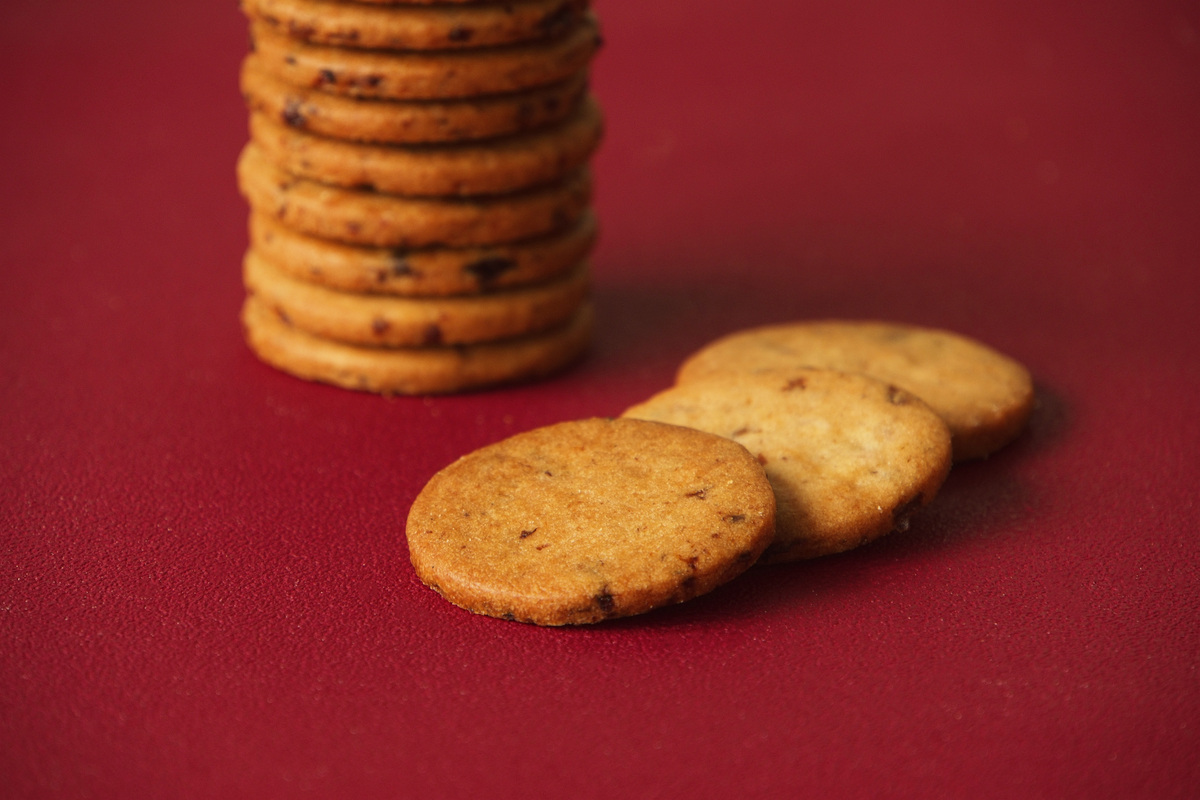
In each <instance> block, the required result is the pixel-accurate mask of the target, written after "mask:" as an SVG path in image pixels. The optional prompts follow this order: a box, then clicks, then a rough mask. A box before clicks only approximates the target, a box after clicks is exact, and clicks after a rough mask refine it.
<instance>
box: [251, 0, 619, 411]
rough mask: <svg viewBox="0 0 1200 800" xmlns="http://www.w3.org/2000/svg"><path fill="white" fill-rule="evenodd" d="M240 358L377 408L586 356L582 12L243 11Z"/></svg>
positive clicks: (588, 123) (458, 0)
mask: <svg viewBox="0 0 1200 800" xmlns="http://www.w3.org/2000/svg"><path fill="white" fill-rule="evenodd" d="M242 11H243V13H244V14H245V15H246V17H247V18H248V20H249V23H250V33H251V41H252V43H253V44H252V48H251V52H250V53H249V55H248V56H247V58H246V60H245V62H244V64H243V67H242V78H241V83H242V93H243V95H244V97H245V99H246V104H247V107H248V109H249V111H250V142H249V143H248V144H247V146H246V148H245V149H244V151H243V152H242V155H241V158H240V159H239V162H238V182H239V186H240V188H241V192H242V194H243V195H244V196H245V198H246V199H247V201H248V203H249V205H250V210H251V213H250V248H249V250H248V252H247V253H246V258H245V262H244V268H243V275H244V280H245V285H246V290H247V297H246V303H245V306H244V308H243V312H242V320H243V324H244V327H245V330H246V337H247V341H248V342H249V344H250V346H251V348H252V349H253V350H254V351H255V352H256V353H257V354H258V356H259V357H260V358H261V359H262V360H263V361H265V362H267V363H269V364H271V365H273V366H275V367H277V368H279V369H281V370H283V371H285V372H288V373H291V374H293V375H296V376H299V377H302V378H306V379H309V380H317V381H323V382H327V383H332V384H336V385H339V386H344V387H347V388H351V389H361V390H366V391H374V392H381V393H389V394H425V393H439V392H453V391H460V390H467V389H472V388H476V387H481V386H487V385H491V384H497V383H503V382H508V381H515V380H521V379H527V378H532V377H535V376H540V375H544V374H547V373H549V372H552V371H554V370H556V369H559V368H561V367H563V366H565V365H566V364H568V363H570V362H571V361H573V360H574V359H576V358H577V357H578V356H579V355H581V354H582V352H583V351H584V349H585V348H586V346H587V343H588V340H589V337H590V332H591V325H592V312H591V306H590V305H589V302H588V299H587V294H588V278H589V276H588V269H589V268H588V255H589V253H590V252H591V250H592V247H593V244H594V242H595V237H596V222H595V219H594V217H593V215H592V211H591V176H590V173H589V171H588V164H589V161H590V158H591V156H592V154H593V153H594V152H595V149H596V147H597V146H598V144H599V142H600V138H601V129H602V119H601V113H600V109H599V107H598V106H597V104H596V102H595V99H594V98H593V97H592V96H591V95H590V94H589V93H588V80H587V79H588V71H589V68H590V64H591V61H592V58H593V57H594V55H595V53H596V51H597V49H598V47H599V43H600V37H599V31H598V28H597V23H596V20H595V17H594V15H593V14H592V13H591V12H590V10H589V7H588V2H587V0H513V2H507V3H494V2H476V1H475V0H438V1H437V2H429V1H428V0H407V1H406V2H399V1H398V0H356V1H355V2H350V1H349V0H242Z"/></svg>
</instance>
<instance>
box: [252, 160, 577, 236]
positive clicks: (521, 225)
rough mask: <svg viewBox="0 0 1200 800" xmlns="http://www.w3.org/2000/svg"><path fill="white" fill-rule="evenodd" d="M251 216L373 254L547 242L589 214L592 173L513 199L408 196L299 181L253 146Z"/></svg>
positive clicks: (573, 175) (509, 196)
mask: <svg viewBox="0 0 1200 800" xmlns="http://www.w3.org/2000/svg"><path fill="white" fill-rule="evenodd" d="M237 176H238V187H239V189H240V190H241V192H242V195H243V196H244V197H245V198H246V200H247V202H248V203H249V204H250V208H251V210H253V211H255V212H260V213H264V214H270V215H272V216H274V217H275V219H277V220H279V222H280V223H281V224H283V225H286V226H288V227H289V228H291V229H293V230H296V231H299V232H300V233H306V234H309V235H310V236H315V237H319V238H325V239H329V240H332V241H340V242H345V243H348V244H361V245H369V246H374V247H404V248H408V247H412V248H419V247H476V246H480V245H491V244H499V243H504V242H514V241H518V240H522V239H529V238H533V237H537V236H545V235H549V234H551V233H554V232H555V231H561V230H564V229H565V228H568V227H570V226H572V225H574V224H575V223H576V222H577V221H578V220H579V219H580V217H582V216H583V214H584V213H586V212H587V211H588V210H589V209H590V203H591V173H590V172H589V171H588V170H587V169H586V168H584V169H581V170H579V171H577V172H575V173H573V174H572V175H571V176H570V177H568V178H567V179H566V180H565V181H563V182H562V183H558V184H552V185H550V186H545V187H539V188H537V189H531V190H528V191H524V192H515V193H512V194H504V195H495V196H485V197H470V198H459V197H453V198H441V197H405V196H402V195H393V194H383V193H380V192H372V191H365V190H357V189H347V188H343V187H339V186H329V185H327V184H324V183H320V182H319V181H313V180H309V179H307V178H298V177H296V176H294V175H290V174H288V173H287V172H285V171H283V170H281V169H279V168H278V167H277V166H276V165H275V164H273V163H272V162H271V160H270V159H268V158H266V157H265V156H264V155H263V153H262V151H261V149H260V148H259V147H258V146H257V145H256V144H254V143H253V142H251V143H249V144H248V145H246V147H245V148H244V149H243V151H242V155H241V158H240V159H239V160H238V165H237Z"/></svg>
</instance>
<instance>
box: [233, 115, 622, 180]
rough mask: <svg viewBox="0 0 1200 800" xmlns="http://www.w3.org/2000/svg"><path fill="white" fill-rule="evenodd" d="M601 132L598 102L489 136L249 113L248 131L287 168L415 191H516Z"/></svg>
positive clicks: (554, 173)
mask: <svg viewBox="0 0 1200 800" xmlns="http://www.w3.org/2000/svg"><path fill="white" fill-rule="evenodd" d="M602 134H603V119H602V116H601V113H600V106H599V105H598V104H597V103H596V102H595V100H594V99H589V100H588V101H587V102H584V103H582V104H581V105H580V106H579V108H578V109H577V110H576V111H575V113H574V114H573V115H572V117H571V118H570V119H568V120H566V121H564V122H562V123H560V124H558V125H555V126H553V127H550V128H545V129H542V130H540V131H535V132H533V133H528V134H523V135H518V136H511V137H507V138H504V139H500V140H492V141H488V142H478V143H474V142H467V143H453V144H443V145H436V146H435V145H417V146H407V147H406V146H401V145H381V144H364V143H361V142H344V141H341V140H338V139H332V138H328V137H324V136H314V135H312V134H309V133H304V132H302V131H298V130H296V129H294V128H292V127H290V126H288V125H285V124H280V123H279V122H277V121H276V120H274V119H272V118H271V117H270V116H268V115H266V114H258V113H255V114H251V116H250V138H251V139H252V140H253V141H254V142H255V143H256V144H257V145H258V146H259V147H260V148H261V149H262V151H263V154H264V156H265V157H266V158H267V159H268V160H270V161H271V162H272V163H274V164H275V165H277V166H278V167H279V168H281V169H282V170H284V171H285V172H288V173H290V174H292V175H295V176H298V177H302V178H309V179H311V180H316V181H320V182H322V183H328V184H333V185H336V186H344V187H348V188H354V189H370V190H374V191H379V192H385V193H388V194H398V195H409V196H416V197H463V196H472V195H491V194H501V193H505V192H515V191H520V190H522V189H528V188H530V187H534V186H541V185H545V184H548V183H554V182H556V181H560V180H562V179H563V178H564V177H565V176H566V175H567V174H569V173H571V172H573V171H575V170H576V169H578V168H579V167H581V166H583V165H584V164H585V162H586V161H587V160H588V159H589V158H590V157H591V156H592V153H593V151H595V149H596V147H597V146H598V145H599V143H600V138H601V136H602Z"/></svg>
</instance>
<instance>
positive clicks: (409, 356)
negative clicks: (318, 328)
mask: <svg viewBox="0 0 1200 800" xmlns="http://www.w3.org/2000/svg"><path fill="white" fill-rule="evenodd" d="M593 324H594V313H593V311H592V307H591V305H590V304H589V303H586V302H585V303H584V304H583V305H581V306H580V307H579V309H578V310H577V311H576V312H575V314H574V315H573V316H572V317H571V319H570V320H568V321H567V323H566V324H565V325H563V326H562V327H559V328H554V329H552V330H548V331H543V332H541V333H537V334H532V335H529V336H521V337H518V338H515V339H504V340H501V341H494V342H483V343H480V344H475V345H458V346H447V345H439V346H429V347H368V346H364V345H351V344H343V343H341V342H335V341H333V340H331V339H325V338H322V337H319V336H313V335H312V334H310V333H306V332H304V331H302V330H300V329H299V328H297V327H296V326H295V325H293V324H292V323H291V320H289V319H288V318H287V316H286V314H281V313H280V312H279V311H278V310H277V309H274V308H272V307H270V306H269V305H267V303H265V302H263V301H262V300H260V299H259V298H257V297H255V296H254V295H248V296H247V297H246V301H245V303H244V304H243V306H242V325H243V328H244V331H245V335H246V342H247V344H248V345H249V346H250V349H251V350H253V351H254V353H255V354H256V355H257V356H258V357H259V358H260V359H261V360H262V361H263V362H265V363H267V364H270V365H271V366H273V367H275V368H276V369H278V370H280V371H282V372H286V373H288V374H289V375H293V376H295V377H297V378H303V379H305V380H310V381H316V382H319V383H328V384H331V385H333V386H340V387H342V388H345V389H354V390H358V391H364V392H375V393H377V394H385V395H389V394H390V395H420V394H445V393H449V392H465V391H470V390H476V389H482V388H485V387H491V386H497V385H500V384H506V383H514V382H518V381H526V380H532V379H534V378H541V377H544V376H546V375H549V374H551V373H554V372H557V371H559V370H561V369H563V368H565V367H567V366H568V365H570V364H571V363H573V362H574V361H576V360H578V359H579V358H580V357H581V356H582V355H583V354H584V352H585V351H586V350H587V347H588V344H589V342H590V339H591V332H592V328H593Z"/></svg>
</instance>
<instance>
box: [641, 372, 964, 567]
mask: <svg viewBox="0 0 1200 800" xmlns="http://www.w3.org/2000/svg"><path fill="white" fill-rule="evenodd" d="M624 416H626V417H632V418H637V419H651V420H657V421H659V422H670V423H673V424H676V425H687V426H690V427H694V428H699V429H700V430H705V431H709V432H711V433H716V434H719V435H721V436H727V437H729V438H730V439H733V440H734V441H736V442H739V443H741V444H743V445H745V446H746V448H747V449H749V450H750V452H752V453H754V454H755V455H756V456H757V457H758V458H759V460H760V461H761V462H762V464H763V465H764V467H765V468H766V472H767V477H768V478H769V479H770V481H771V485H772V486H773V487H774V489H775V497H776V500H777V502H778V520H777V522H776V533H775V540H774V542H773V543H772V544H771V546H770V547H769V548H768V549H767V551H766V553H764V554H763V557H762V561H763V563H771V562H780V561H791V560H795V559H801V558H812V557H815V556H821V555H827V554H831V553H840V552H843V551H846V550H850V549H852V548H855V547H858V546H859V545H862V544H866V543H867V542H870V541H872V540H874V539H877V538H878V537H880V536H883V535H884V534H886V533H888V532H889V531H892V530H895V529H897V528H904V527H907V521H908V517H909V515H911V514H912V513H913V512H914V511H916V510H917V509H918V508H920V507H922V506H924V505H926V504H927V503H928V502H929V501H930V500H932V499H933V498H934V496H935V495H936V494H937V491H938V489H939V488H940V487H941V485H942V481H943V480H945V478H946V474H947V473H948V472H949V470H950V464H951V446H950V432H949V431H948V430H947V429H946V425H945V423H943V422H942V420H941V419H940V418H939V417H938V416H937V414H935V413H934V412H933V411H932V410H930V408H929V407H928V406H926V405H925V404H924V403H922V402H921V401H920V400H918V399H917V398H916V397H914V396H912V395H910V394H908V393H907V392H905V391H903V390H901V389H898V388H896V387H895V386H891V385H888V384H885V383H882V382H880V381H876V380H874V379H872V378H868V377H866V376H865V375H855V374H850V373H842V372H835V371H832V370H816V369H793V370H778V371H773V372H771V371H764V372H759V373H747V374H737V375H719V376H716V377H714V378H713V379H710V380H694V381H690V382H688V383H685V384H682V385H677V386H675V387H673V388H671V389H667V390H666V391H664V392H660V393H659V394H657V395H655V396H654V397H652V398H650V399H649V400H647V401H645V402H644V403H640V404H638V405H635V406H633V407H632V408H630V409H629V410H627V411H626V412H625V414H624Z"/></svg>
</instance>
